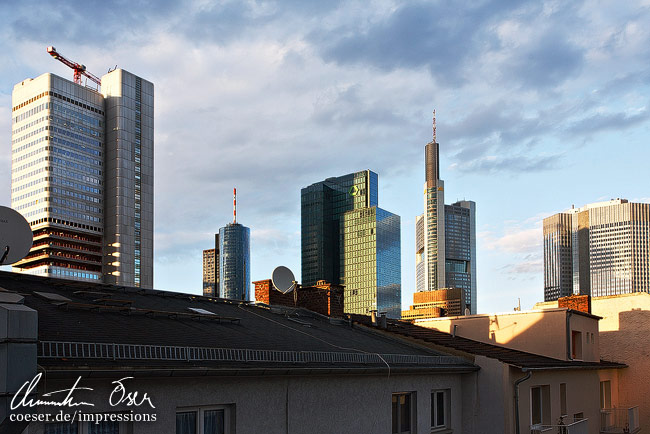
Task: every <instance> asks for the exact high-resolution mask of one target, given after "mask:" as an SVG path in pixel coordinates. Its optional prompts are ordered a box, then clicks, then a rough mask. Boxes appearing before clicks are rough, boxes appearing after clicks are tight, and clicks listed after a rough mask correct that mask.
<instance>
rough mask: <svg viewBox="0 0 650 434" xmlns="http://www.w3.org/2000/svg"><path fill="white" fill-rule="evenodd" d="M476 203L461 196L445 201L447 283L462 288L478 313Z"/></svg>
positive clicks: (473, 311) (472, 309)
mask: <svg viewBox="0 0 650 434" xmlns="http://www.w3.org/2000/svg"><path fill="white" fill-rule="evenodd" d="M475 215H476V204H475V203H474V202H473V201H471V200H461V201H458V202H456V203H453V204H451V205H445V282H446V283H445V284H446V285H447V286H448V287H449V288H460V289H462V290H463V292H464V294H465V304H466V305H467V307H469V309H470V312H471V313H476V217H475Z"/></svg>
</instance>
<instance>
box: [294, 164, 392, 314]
mask: <svg viewBox="0 0 650 434" xmlns="http://www.w3.org/2000/svg"><path fill="white" fill-rule="evenodd" d="M301 236H302V239H301V247H302V252H301V253H302V284H303V285H308V286H313V285H316V284H317V282H318V281H319V280H325V281H327V282H329V283H332V284H334V285H344V286H345V303H346V306H345V309H346V312H350V313H363V314H367V313H368V312H369V311H371V310H381V311H386V312H387V313H388V316H391V317H399V314H400V310H401V309H400V305H401V302H400V300H401V271H400V257H401V254H400V218H399V216H397V215H395V214H392V213H390V212H388V211H385V210H383V209H381V208H379V207H378V177H377V174H376V173H374V172H372V171H370V170H364V171H361V172H356V173H351V174H348V175H344V176H339V177H336V178H328V179H326V180H325V181H322V182H318V183H315V184H312V185H310V186H308V187H305V188H303V189H302V190H301Z"/></svg>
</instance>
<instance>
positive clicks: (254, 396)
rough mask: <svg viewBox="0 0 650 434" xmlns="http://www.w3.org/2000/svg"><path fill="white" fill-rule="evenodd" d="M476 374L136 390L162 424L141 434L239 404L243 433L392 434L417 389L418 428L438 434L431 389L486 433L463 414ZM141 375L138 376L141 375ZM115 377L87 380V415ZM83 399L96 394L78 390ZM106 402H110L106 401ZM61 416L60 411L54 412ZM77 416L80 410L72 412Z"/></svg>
mask: <svg viewBox="0 0 650 434" xmlns="http://www.w3.org/2000/svg"><path fill="white" fill-rule="evenodd" d="M464 376H467V377H476V374H475V373H469V374H464V375H461V374H431V375H427V374H418V375H413V374H395V373H393V374H390V375H388V372H386V373H385V374H381V375H364V376H352V375H350V376H334V375H330V376H295V377H273V376H263V377H259V376H250V377H247V376H242V377H198V378H178V377H176V378H173V377H172V378H169V377H167V378H164V377H162V378H161V377H157V378H150V379H146V378H141V377H140V378H138V379H137V380H133V381H134V383H130V386H132V388H131V389H132V390H133V391H135V390H138V391H139V392H140V394H142V393H143V392H147V393H148V394H149V396H151V397H152V401H153V403H154V405H155V406H156V409H155V410H147V411H154V412H155V413H157V422H155V423H135V424H134V430H133V432H134V434H140V433H142V434H145V433H151V434H163V433H170V434H173V433H174V432H175V418H176V410H177V408H182V407H194V406H198V407H200V406H212V405H220V404H235V413H236V430H237V433H242V434H245V433H261V432H264V433H268V434H287V433H295V434H301V433H310V434H319V433H321V434H330V433H337V434H345V433H350V434H358V433H384V432H390V429H391V398H392V393H398V392H415V396H416V418H417V430H416V431H414V433H415V432H417V433H420V434H429V433H430V432H431V391H432V390H437V389H450V390H451V419H450V420H451V428H452V430H453V432H454V433H461V432H467V433H470V434H471V433H472V432H482V431H480V430H479V431H471V430H466V429H464V427H463V424H464V423H465V422H470V425H471V422H472V421H471V420H470V421H465V420H464V419H465V418H466V417H470V416H469V415H467V414H464V413H463V412H464V411H465V409H466V408H467V409H470V408H472V404H471V402H470V403H466V402H464V400H466V399H469V398H470V397H472V396H473V395H474V392H473V390H466V391H463V389H462V387H463V384H466V385H467V386H468V387H471V386H472V385H473V384H474V382H473V381H472V380H471V379H469V380H468V381H467V382H466V383H464V380H463V378H462V377H464ZM136 377H138V375H137V374H136ZM111 381H112V380H110V379H93V380H87V379H85V380H83V381H82V383H81V384H80V386H90V387H93V388H94V389H95V390H94V391H93V392H89V393H92V395H90V398H89V399H88V400H89V401H91V402H94V403H95V404H96V405H97V406H96V407H94V408H92V410H87V409H84V410H83V411H84V412H90V411H92V412H102V411H111V410H113V409H111V408H110V407H109V406H108V404H107V399H106V397H108V396H109V394H110V389H109V388H108V387H107V386H110V382H111ZM73 382H74V380H66V381H64V382H61V381H56V380H51V379H48V381H47V388H48V391H51V390H57V389H60V388H64V387H70V386H71V384H72V383H73ZM77 397H78V399H79V400H81V399H82V398H88V395H83V394H82V393H79V394H78V395H77V394H76V393H75V398H77ZM101 397H104V398H105V399H103V400H102V399H101ZM53 411H54V412H58V411H59V409H55V410H53ZM72 413H74V409H73V410H72ZM37 432H42V425H41V426H38V425H36V424H32V425H30V429H29V432H28V434H32V433H37Z"/></svg>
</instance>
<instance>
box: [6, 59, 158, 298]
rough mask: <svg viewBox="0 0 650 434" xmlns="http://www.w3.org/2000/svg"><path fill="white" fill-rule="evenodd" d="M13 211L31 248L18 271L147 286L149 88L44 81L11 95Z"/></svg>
mask: <svg viewBox="0 0 650 434" xmlns="http://www.w3.org/2000/svg"><path fill="white" fill-rule="evenodd" d="M11 203H12V207H13V208H14V209H16V210H18V211H19V212H20V213H21V214H23V216H25V218H26V219H27V221H28V222H29V223H30V225H31V227H32V230H33V232H34V245H33V247H32V249H31V251H30V253H29V254H28V255H27V256H26V257H25V258H24V259H23V260H22V261H19V262H17V263H16V264H14V270H16V271H19V272H24V273H30V274H39V275H43V276H48V277H61V278H67V279H75V280H87V281H95V282H104V283H111V284H117V285H125V286H136V287H145V288H150V287H152V286H153V84H152V83H150V82H148V81H146V80H143V79H142V78H140V77H137V76H135V75H133V74H131V73H129V72H127V71H124V70H121V69H116V70H114V71H111V72H109V73H108V74H106V75H104V76H103V77H102V89H101V92H100V91H95V90H93V89H90V88H88V87H85V86H82V85H80V84H75V83H73V82H71V81H69V80H66V79H63V78H61V77H58V76H56V75H54V74H43V75H41V76H39V77H37V78H35V79H27V80H24V81H23V82H21V83H18V84H16V85H15V86H14V90H13V93H12V187H11Z"/></svg>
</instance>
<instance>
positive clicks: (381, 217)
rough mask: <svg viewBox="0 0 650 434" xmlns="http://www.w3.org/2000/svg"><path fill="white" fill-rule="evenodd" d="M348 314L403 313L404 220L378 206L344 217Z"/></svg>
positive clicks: (344, 272) (344, 256) (346, 308)
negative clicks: (371, 312) (401, 251)
mask: <svg viewBox="0 0 650 434" xmlns="http://www.w3.org/2000/svg"><path fill="white" fill-rule="evenodd" d="M342 229H343V261H344V266H343V274H344V278H343V285H344V286H345V311H346V312H348V313H358V314H362V315H367V314H368V313H369V312H370V311H372V310H376V311H378V312H386V314H387V316H388V317H390V318H399V317H400V310H401V293H402V291H401V282H402V280H401V264H400V258H401V255H400V245H401V244H400V217H399V216H398V215H395V214H393V213H390V212H388V211H385V210H383V209H381V208H378V207H376V206H374V207H370V208H361V209H355V210H352V211H348V212H346V213H345V214H344V216H343V228H342Z"/></svg>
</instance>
